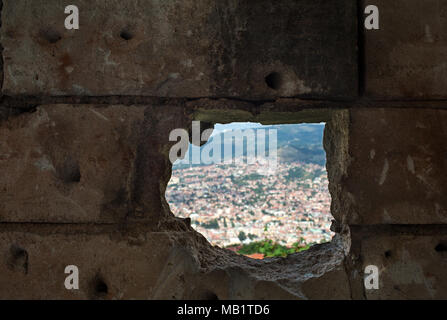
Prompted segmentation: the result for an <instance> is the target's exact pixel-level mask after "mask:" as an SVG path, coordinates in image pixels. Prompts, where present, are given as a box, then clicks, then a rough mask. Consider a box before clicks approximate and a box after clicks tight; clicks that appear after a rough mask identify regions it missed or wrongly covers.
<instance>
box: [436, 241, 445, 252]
mask: <svg viewBox="0 0 447 320" xmlns="http://www.w3.org/2000/svg"><path fill="white" fill-rule="evenodd" d="M435 250H436V252H447V242H441V243H439V244H438V245H437V246H436V247H435Z"/></svg>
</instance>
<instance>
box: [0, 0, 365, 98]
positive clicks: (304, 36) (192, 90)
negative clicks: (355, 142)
mask: <svg viewBox="0 0 447 320" xmlns="http://www.w3.org/2000/svg"><path fill="white" fill-rule="evenodd" d="M66 5H67V3H66V2H65V1H62V0H51V1H48V0H4V1H3V10H2V24H3V26H2V29H1V43H2V45H3V48H4V50H3V60H4V65H5V68H4V69H5V72H4V78H5V79H4V85H3V93H4V94H8V95H12V94H28V95H37V94H45V95H89V96H97V95H152V96H169V97H209V96H220V97H249V98H252V99H253V98H270V97H277V96H287V97H290V96H297V95H308V96H320V97H329V96H337V97H352V96H356V92H357V64H356V30H357V28H356V19H355V12H356V6H355V4H354V2H352V1H347V0H346V1H338V2H332V1H324V0H301V1H297V2H294V1H281V2H272V1H269V0H262V1H259V0H257V1H237V0H225V1H212V0H200V1H183V0H178V1H177V0H171V1H155V0H154V1H143V0H128V1H111V0H100V1H93V2H92V1H86V0H83V1H77V2H76V5H77V6H78V7H79V10H80V30H66V29H65V28H64V20H65V18H66V15H65V14H64V8H65V6H66ZM297 62H299V63H297Z"/></svg>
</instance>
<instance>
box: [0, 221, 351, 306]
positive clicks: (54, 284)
mask: <svg viewBox="0 0 447 320" xmlns="http://www.w3.org/2000/svg"><path fill="white" fill-rule="evenodd" d="M10 228H11V227H9V229H10ZM50 230H51V234H49V233H48V232H49V231H50ZM0 238H1V241H0V243H1V245H0V255H1V256H2V257H3V260H4V263H2V264H0V272H1V274H2V277H0V287H1V288H2V290H0V299H53V298H59V299H207V300H208V299H308V298H319V297H320V298H321V297H338V298H340V299H341V298H345V299H347V298H349V288H348V286H347V281H346V280H347V278H346V273H345V272H344V269H343V266H342V263H341V262H342V259H343V254H342V253H341V251H340V249H339V248H338V247H337V245H336V244H332V245H330V244H327V245H324V246H321V247H320V248H313V249H312V250H311V251H308V252H303V253H299V254H295V255H292V256H290V257H289V258H288V259H287V260H284V259H267V260H264V261H255V260H250V259H248V258H244V257H241V256H238V255H236V254H234V253H232V252H230V251H226V250H222V249H214V250H212V248H211V247H209V245H208V244H207V243H206V241H205V240H204V239H203V238H202V237H201V236H198V235H196V234H195V233H194V232H180V233H179V232H174V231H171V232H169V233H168V232H147V231H144V228H141V227H139V228H138V229H132V230H131V229H126V230H121V231H119V232H117V231H110V228H106V227H90V228H86V227H84V228H79V226H71V227H70V226H66V227H64V226H60V227H50V226H41V227H39V228H34V230H26V229H25V228H23V229H22V230H21V231H11V230H4V229H3V230H2V232H1V234H0ZM68 265H76V266H77V267H78V268H79V279H80V283H79V290H74V291H69V290H66V289H65V287H64V281H65V278H66V276H67V275H66V274H65V272H64V271H65V267H66V266H68ZM12 279H13V280H12ZM322 283H325V290H323V291H316V290H315V288H318V287H319V286H320V285H321V284H322ZM6 289H7V290H6Z"/></svg>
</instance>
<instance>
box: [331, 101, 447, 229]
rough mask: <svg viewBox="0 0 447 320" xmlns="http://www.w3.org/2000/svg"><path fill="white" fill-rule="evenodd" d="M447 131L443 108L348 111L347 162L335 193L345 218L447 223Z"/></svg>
mask: <svg viewBox="0 0 447 320" xmlns="http://www.w3.org/2000/svg"><path fill="white" fill-rule="evenodd" d="M446 132H447V111H445V110H430V111H428V110H417V109H408V110H397V109H394V110H388V109H371V110H368V109H357V110H352V111H351V112H350V123H349V137H348V139H347V140H348V141H349V142H348V144H349V147H348V149H349V155H350V161H349V163H348V162H347V161H344V163H348V164H347V172H346V177H345V179H344V181H343V183H342V184H341V186H343V188H344V190H343V191H342V193H338V195H337V196H336V197H335V198H337V199H340V201H337V202H339V203H341V204H343V205H346V207H344V210H343V212H344V214H345V215H348V217H347V221H349V223H350V224H438V223H440V224H445V223H447V198H446V197H445V194H446V193H447V180H446V178H447V177H446V175H445V172H446V170H447V156H446V155H447V144H446V143H445V141H446ZM365 168H367V170H365Z"/></svg>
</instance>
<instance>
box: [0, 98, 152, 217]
mask: <svg viewBox="0 0 447 320" xmlns="http://www.w3.org/2000/svg"><path fill="white" fill-rule="evenodd" d="M143 118H144V108H143V107H123V106H109V107H100V106H98V107H95V106H76V107H74V106H66V105H48V106H40V107H38V108H37V109H36V111H35V112H33V113H25V114H22V115H20V116H18V117H15V118H13V119H11V121H8V122H2V123H1V124H0V136H1V137H2V139H1V140H0V168H1V170H2V178H1V179H0V190H1V193H0V221H2V222H6V221H9V222H31V221H32V222H111V221H117V220H119V219H122V218H124V217H125V216H126V215H127V213H128V210H129V208H128V205H129V194H130V193H131V188H132V184H131V183H132V177H133V169H134V162H135V157H136V153H137V145H138V144H137V142H138V141H139V138H140V137H139V136H138V128H139V127H140V126H141V124H142V122H143ZM111 173H113V174H111Z"/></svg>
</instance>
